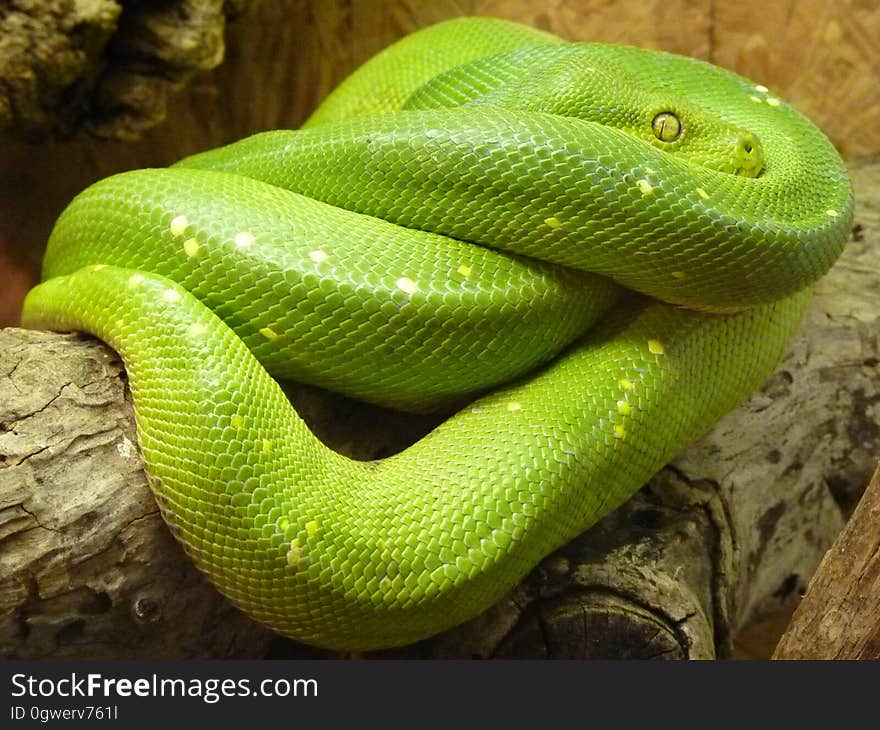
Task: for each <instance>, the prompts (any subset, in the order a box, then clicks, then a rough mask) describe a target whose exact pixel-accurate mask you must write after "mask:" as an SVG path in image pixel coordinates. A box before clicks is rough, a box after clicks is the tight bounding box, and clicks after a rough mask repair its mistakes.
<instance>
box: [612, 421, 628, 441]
mask: <svg viewBox="0 0 880 730" xmlns="http://www.w3.org/2000/svg"><path fill="white" fill-rule="evenodd" d="M614 438H616V439H622V438H626V428H624V427H623V426H621V425H620V424H619V423H618V424H617V425H616V426H615V427H614Z"/></svg>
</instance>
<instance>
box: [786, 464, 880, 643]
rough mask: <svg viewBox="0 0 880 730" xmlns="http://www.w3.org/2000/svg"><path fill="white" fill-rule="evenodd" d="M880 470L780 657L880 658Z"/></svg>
mask: <svg viewBox="0 0 880 730" xmlns="http://www.w3.org/2000/svg"><path fill="white" fill-rule="evenodd" d="M878 544H880V467H878V468H877V471H876V472H874V477H873V478H872V479H871V483H870V484H869V485H868V488H867V489H866V490H865V494H864V496H863V497H862V499H861V501H860V502H859V504H858V507H856V511H855V512H854V513H853V516H852V517H851V518H850V520H849V522H848V523H847V526H846V529H845V530H844V531H843V533H842V534H841V535H840V537H838V538H837V540H836V541H835V543H834V545H833V546H832V547H831V549H830V550H829V551H828V552H827V553H826V554H825V557H824V558H823V559H822V563H821V564H820V565H819V569H818V570H817V571H816V574H815V575H814V576H813V579H812V580H811V581H810V585H809V587H808V588H807V592H806V595H805V596H804V599H803V601H802V602H801V604H800V605H799V606H798V608H797V610H796V611H795V613H794V617H793V618H792V621H791V624H790V625H789V626H788V628H787V629H786V631H785V633H784V634H783V635H782V638H781V639H780V641H779V644H778V646H777V647H776V651H775V652H774V653H773V658H774V659H880V553H878Z"/></svg>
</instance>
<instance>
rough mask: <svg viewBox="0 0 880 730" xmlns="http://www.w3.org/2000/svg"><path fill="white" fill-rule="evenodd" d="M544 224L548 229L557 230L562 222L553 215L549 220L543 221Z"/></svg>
mask: <svg viewBox="0 0 880 730" xmlns="http://www.w3.org/2000/svg"><path fill="white" fill-rule="evenodd" d="M544 223H545V224H546V225H548V226H550V228H559V227H560V226H561V225H562V221H561V220H559V218H557V217H556V216H555V215H551V216H550V217H549V218H545V219H544Z"/></svg>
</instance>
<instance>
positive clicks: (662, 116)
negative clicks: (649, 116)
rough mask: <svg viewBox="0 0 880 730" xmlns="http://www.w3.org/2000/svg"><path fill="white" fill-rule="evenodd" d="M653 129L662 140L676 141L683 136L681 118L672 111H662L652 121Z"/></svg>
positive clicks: (655, 134)
mask: <svg viewBox="0 0 880 730" xmlns="http://www.w3.org/2000/svg"><path fill="white" fill-rule="evenodd" d="M651 129H652V130H653V132H654V136H655V137H656V138H657V139H659V140H660V141H661V142H675V140H677V139H678V138H679V137H680V136H681V120H680V119H679V118H678V117H677V116H675V114H673V113H672V112H660V113H659V114H658V115H657V116H656V117H654V120H653V121H652V122H651Z"/></svg>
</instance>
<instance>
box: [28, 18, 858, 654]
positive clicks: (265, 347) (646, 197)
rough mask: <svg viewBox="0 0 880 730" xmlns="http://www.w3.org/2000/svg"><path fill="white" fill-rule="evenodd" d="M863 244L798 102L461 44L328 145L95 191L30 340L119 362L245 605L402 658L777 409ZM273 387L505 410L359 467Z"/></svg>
mask: <svg viewBox="0 0 880 730" xmlns="http://www.w3.org/2000/svg"><path fill="white" fill-rule="evenodd" d="M851 217H852V196H851V189H850V184H849V181H848V178H847V174H846V170H845V168H844V166H843V164H842V162H841V160H840V159H839V157H838V155H837V153H836V152H835V150H834V148H833V147H832V146H831V144H830V143H829V142H828V141H827V140H826V139H825V138H824V136H823V135H822V134H821V133H820V132H819V131H818V130H817V129H816V128H815V127H813V126H812V125H811V124H810V123H809V122H808V121H806V120H805V119H804V118H803V117H802V116H801V115H800V114H798V112H796V111H795V110H794V109H792V108H791V107H790V106H789V105H787V104H786V103H784V102H782V101H780V100H778V99H777V98H776V97H774V96H773V95H772V93H771V92H769V91H768V89H766V88H765V87H763V86H760V85H756V84H754V83H752V82H750V81H748V80H746V79H743V78H740V77H738V76H735V75H733V74H731V73H729V72H726V71H723V70H721V69H718V68H715V67H713V66H710V65H708V64H705V63H702V62H699V61H695V60H692V59H686V58H681V57H677V56H672V55H668V54H663V53H659V52H650V51H643V50H639V49H634V48H628V47H622V46H612V45H596V44H573V43H564V42H562V41H560V40H559V39H556V38H554V37H552V36H549V35H547V34H544V33H540V32H538V31H534V30H531V29H529V28H525V27H522V26H519V25H515V24H512V23H507V22H503V21H497V20H491V19H459V20H454V21H449V22H447V23H443V24H440V25H437V26H433V27H431V28H428V29H425V30H423V31H420V32H418V33H416V34H414V35H412V36H410V37H408V38H406V39H404V40H403V41H401V42H399V43H398V44H396V45H395V46H392V47H391V48H389V49H387V50H386V51H384V52H383V53H381V54H379V55H378V56H377V57H375V58H374V59H373V60H371V61H370V62H368V63H367V64H366V65H365V66H363V67H362V68H361V69H360V70H359V71H357V72H356V73H355V74H354V75H353V76H352V77H350V78H349V80H347V81H346V82H345V83H344V84H343V85H341V86H340V87H339V88H338V89H337V91H336V92H334V94H332V95H331V96H330V97H329V98H328V99H327V100H326V102H325V103H324V104H323V105H322V106H321V107H320V108H319V110H318V111H317V112H316V113H315V115H314V116H313V117H312V119H311V120H310V121H309V123H308V124H307V125H306V126H305V128H303V129H302V130H299V131H279V132H269V133H264V134H258V135H256V136H254V137H251V138H248V139H245V140H243V141H241V142H238V143H235V144H232V145H230V146H228V147H225V148H220V149H217V150H213V151H210V152H207V153H203V154H202V155H197V156H195V157H192V158H189V159H187V160H184V161H183V162H181V163H178V164H177V165H175V166H173V167H172V168H169V169H163V170H141V171H134V172H130V173H124V174H122V175H118V176H114V177H111V178H108V179H107V180H104V181H101V182H99V183H97V184H96V185H94V186H92V187H91V188H89V189H88V190H86V191H85V192H84V193H82V194H81V195H80V196H78V197H77V198H76V199H75V200H74V201H73V202H72V203H71V204H70V206H69V207H68V209H67V210H66V211H65V212H64V213H63V214H62V216H61V217H60V219H59V220H58V222H57V224H56V227H55V230H54V231H53V233H52V237H51V239H50V242H49V248H48V252H47V255H46V260H45V264H44V275H45V276H44V278H45V279H46V280H45V282H44V283H42V284H41V285H39V286H38V287H36V288H35V289H34V290H33V291H32V292H31V293H30V294H29V296H28V299H27V301H26V304H25V310H24V315H23V320H24V322H25V323H26V324H28V325H30V326H34V327H50V328H54V329H78V330H80V329H81V330H86V331H89V332H92V333H94V334H96V335H97V336H98V337H100V338H102V339H104V340H106V341H107V342H108V343H109V344H110V345H111V346H113V347H114V348H116V349H117V350H118V351H119V353H120V354H121V356H122V358H123V360H124V362H125V365H126V368H127V370H128V374H129V378H130V386H131V390H132V394H133V399H134V405H135V411H136V417H137V423H138V435H139V440H140V444H141V448H142V452H143V457H144V463H145V466H146V469H147V473H148V476H149V478H150V482H151V485H152V487H153V490H154V492H155V494H156V498H157V501H158V503H159V505H160V508H161V510H162V514H163V516H164V518H165V520H166V521H167V523H168V524H169V526H170V527H171V529H172V530H173V532H174V534H175V535H176V536H177V538H178V539H179V540H180V541H181V542H182V543H183V545H184V546H185V548H186V550H187V552H188V553H189V555H190V556H191V557H192V558H193V560H194V561H195V562H196V563H197V565H198V566H199V567H200V568H201V569H202V570H204V571H205V572H206V573H207V575H208V576H209V577H210V578H211V580H212V581H213V582H214V583H215V585H216V586H217V587H218V588H219V589H220V590H221V591H222V592H223V593H224V594H225V595H226V596H228V597H229V598H230V599H231V600H232V601H233V602H235V603H236V604H237V605H238V606H240V607H241V608H242V609H244V610H245V611H246V612H247V613H249V614H250V615H251V616H253V617H254V618H256V619H257V620H259V621H262V622H264V623H266V624H267V625H269V626H270V627H272V628H273V629H275V630H277V631H279V632H282V633H284V634H287V635H290V636H292V637H295V638H297V639H299V640H301V641H304V642H308V643H312V644H317V645H321V646H326V647H334V648H346V649H369V648H375V647H382V646H390V645H398V644H404V643H407V642H411V641H414V640H417V639H419V638H422V637H424V636H427V635H429V634H432V633H435V632H438V631H440V630H442V629H444V628H447V627H449V626H452V625H454V624H457V623H459V622H461V621H463V620H465V619H467V618H469V617H472V616H474V615H475V614H476V613H478V612H479V611H481V610H483V609H485V608H486V607H488V606H489V605H491V604H492V603H493V602H494V601H496V600H498V599H499V598H500V597H502V596H503V595H504V594H505V593H506V592H507V591H509V590H510V589H511V587H512V586H513V585H514V584H515V583H516V581H517V580H519V579H520V578H521V577H522V576H523V575H524V574H525V573H526V572H527V571H528V570H529V569H530V568H531V567H532V566H534V565H535V563H536V562H537V561H538V560H540V559H541V558H542V557H543V556H545V555H546V554H548V553H549V552H550V551H552V550H554V549H555V548H557V547H559V546H560V545H562V544H563V543H565V542H566V541H568V540H570V539H571V538H572V537H574V536H575V535H576V534H578V533H579V532H581V531H583V530H584V529H585V528H587V527H588V526H589V525H591V524H592V523H594V522H595V521H596V520H597V519H599V518H600V517H601V516H602V515H604V514H606V513H607V512H608V511H610V510H611V509H613V508H614V507H615V506H616V505H618V504H620V503H621V502H622V501H623V500H624V499H626V498H627V497H628V496H629V495H630V494H631V493H632V492H633V491H634V490H636V489H637V488H638V487H639V486H640V485H641V484H642V483H643V482H644V481H645V480H646V479H647V478H648V477H650V476H651V474H652V473H654V472H655V471H656V470H658V469H659V468H660V467H661V466H662V465H663V464H664V463H665V462H666V461H667V460H668V459H669V458H671V457H672V456H673V455H674V454H675V453H676V452H677V451H678V450H680V449H681V447H682V446H683V445H684V444H686V443H687V442H688V441H690V440H691V439H693V438H695V437H696V436H697V435H699V434H700V433H701V432H703V431H705V430H706V429H707V428H708V427H709V425H711V424H712V423H713V422H714V421H715V420H717V419H718V418H719V417H720V416H721V415H722V414H723V413H725V412H726V411H727V410H729V409H730V408H732V407H733V406H734V405H736V404H737V403H738V402H739V401H741V400H742V399H743V398H744V397H745V396H746V395H747V394H748V393H749V392H750V391H752V390H753V389H755V388H756V387H757V386H759V385H760V384H761V382H762V380H763V379H764V378H766V377H767V375H769V373H770V372H771V371H772V368H773V367H774V365H775V363H776V362H777V361H778V359H779V357H780V356H781V354H782V352H783V350H784V348H785V346H786V343H787V341H788V339H789V338H790V336H791V334H792V332H793V331H794V329H795V327H796V326H797V323H798V321H799V318H800V314H801V313H802V312H803V309H804V306H805V303H806V301H807V298H808V294H805V293H804V291H805V287H808V285H809V284H810V283H811V282H812V281H814V280H815V279H816V278H818V277H819V276H821V275H822V274H823V273H824V272H825V271H826V270H827V269H828V267H829V266H830V265H831V264H832V263H833V261H834V259H835V258H836V257H837V255H838V254H839V253H840V251H841V249H842V247H843V245H844V241H845V238H846V235H847V232H848V230H849V226H850V222H851ZM622 287H626V289H627V290H630V289H632V290H635V291H636V292H639V293H638V294H636V293H633V292H629V291H624V290H623V289H622ZM661 300H662V301H661ZM212 310H213V311H212ZM698 310H702V311H698ZM591 325H592V327H591ZM588 327H591V328H590V329H589V331H588V332H587V333H586V334H583V333H584V331H585V330H587V328H588ZM560 352H562V354H561V355H560V354H559V353H560ZM258 359H259V362H258ZM260 362H261V363H263V364H262V365H261V364H260ZM264 366H265V368H267V369H268V370H269V371H270V372H272V373H273V374H274V375H276V376H280V377H288V378H296V379H300V380H304V381H308V382H311V383H314V384H317V385H320V386H324V387H327V388H331V389H335V390H340V391H342V392H344V393H347V394H349V395H352V396H355V397H358V398H362V399H365V400H369V401H372V402H375V403H380V404H384V405H390V406H395V407H399V408H405V409H411V410H423V409H427V408H432V407H434V406H436V405H438V404H442V403H448V402H450V401H452V400H455V399H461V398H464V397H466V396H470V395H473V394H480V393H484V394H483V395H482V397H480V398H479V399H477V400H475V401H473V402H471V403H470V404H469V405H466V406H465V407H463V408H462V409H461V410H460V411H459V412H458V413H457V414H456V415H454V416H453V417H451V418H450V419H449V420H447V421H446V422H445V423H443V424H442V425H441V426H440V427H438V428H437V429H436V430H435V431H433V432H432V433H430V434H429V435H428V436H427V437H425V438H424V439H422V440H421V441H419V442H418V443H416V444H414V445H413V446H411V447H410V448H409V449H407V450H406V451H404V452H402V453H400V454H398V455H396V456H393V457H391V458H388V459H385V460H383V461H381V462H370V463H364V462H353V461H351V460H349V459H347V458H345V457H343V456H341V455H339V454H337V453H335V452H333V451H331V450H330V449H328V448H327V447H325V446H324V445H323V444H321V443H320V442H319V441H318V440H317V439H316V438H315V437H314V436H313V435H312V434H311V432H310V431H309V430H308V428H307V427H306V426H305V425H304V423H303V422H302V421H301V420H300V418H299V417H298V416H297V415H296V413H295V412H294V411H293V410H292V409H291V407H290V406H289V404H288V402H287V401H286V399H285V397H284V395H283V394H282V392H281V390H280V389H279V388H278V386H277V385H276V383H275V382H274V381H273V380H272V379H271V378H270V376H269V375H268V374H267V372H266V370H265V369H264ZM527 373H528V374H527ZM503 383H507V384H504V385H501V386H500V387H499V388H497V389H495V390H494V391H491V392H490V388H493V387H496V386H499V385H500V384H503ZM486 392H488V394H485V393H486Z"/></svg>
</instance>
